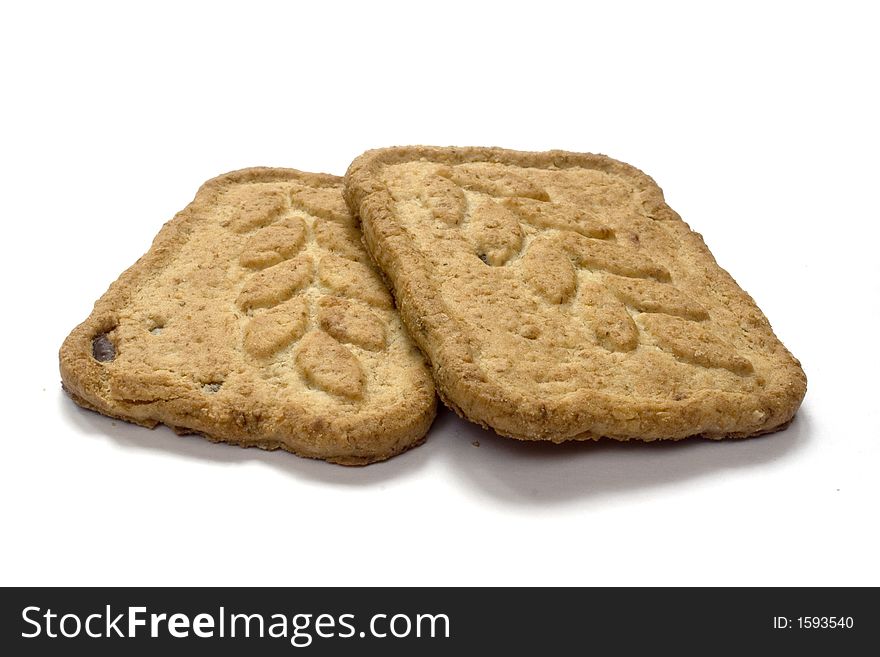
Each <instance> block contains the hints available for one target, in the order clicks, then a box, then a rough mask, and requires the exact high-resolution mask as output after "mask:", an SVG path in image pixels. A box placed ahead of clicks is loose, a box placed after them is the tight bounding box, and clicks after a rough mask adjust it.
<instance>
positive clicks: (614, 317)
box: [345, 147, 806, 442]
mask: <svg viewBox="0 0 880 657" xmlns="http://www.w3.org/2000/svg"><path fill="white" fill-rule="evenodd" d="M345 193H346V199H347V201H348V203H349V206H350V207H351V208H352V210H353V211H354V212H355V213H357V214H358V215H359V216H360V219H361V221H362V226H363V231H364V235H365V241H366V243H367V246H368V248H369V250H370V251H371V253H372V255H373V256H374V258H375V259H376V261H377V262H378V264H379V265H380V267H381V268H382V269H383V271H384V272H385V275H386V277H387V279H388V280H389V281H390V283H391V284H392V286H393V288H394V291H395V296H396V298H397V301H398V305H399V307H400V309H401V314H402V316H403V319H404V322H405V323H406V325H407V328H408V329H409V331H410V333H411V335H412V337H413V339H414V340H415V341H416V342H417V344H418V345H419V346H420V347H421V349H422V350H423V351H424V352H425V354H426V355H427V357H428V360H429V361H430V362H431V364H432V367H433V373H434V378H435V381H436V383H437V387H438V391H439V392H440V394H441V397H443V399H444V400H445V401H446V402H447V403H448V404H449V405H450V406H452V407H453V408H454V409H455V410H456V411H458V412H459V413H460V414H461V415H463V416H464V417H467V418H469V419H471V420H473V421H475V422H478V423H480V424H483V425H486V426H490V427H492V428H494V429H495V430H497V431H498V432H499V433H502V434H505V435H508V436H512V437H515V438H520V439H528V440H552V441H557V442H559V441H564V440H570V439H590V438H598V437H601V436H608V437H613V438H618V439H629V438H639V439H645V440H654V439H679V438H684V437H687V436H692V435H703V436H706V437H711V438H720V437H725V436H731V437H733V436H749V435H757V434H760V433H766V432H768V431H772V430H774V429H777V428H780V427H782V426H784V425H785V424H786V423H787V422H788V421H790V420H791V418H792V417H793V415H794V413H795V411H796V410H797V408H798V406H799V405H800V402H801V399H802V398H803V395H804V392H805V389H806V379H805V377H804V374H803V371H802V370H801V368H800V365H799V363H798V362H797V361H796V360H795V359H794V358H793V357H792V356H791V354H790V353H789V352H788V351H787V350H786V349H785V347H784V346H783V345H782V344H781V343H780V342H779V340H778V339H777V338H776V336H775V335H774V334H773V331H772V330H771V328H770V325H769V323H768V322H767V319H766V318H765V317H764V315H763V314H762V313H761V311H760V310H759V309H758V308H757V307H756V306H755V304H754V302H753V301H752V299H751V298H750V297H749V296H748V295H747V294H746V293H745V292H743V291H742V290H741V289H740V288H739V287H738V286H737V284H736V283H735V281H734V280H733V279H732V278H731V277H730V276H729V275H728V274H727V273H726V272H725V271H724V270H722V269H721V268H720V267H719V266H718V265H717V264H716V262H715V260H714V258H713V257H712V255H711V253H710V252H709V251H708V249H707V248H706V246H705V244H704V243H703V241H702V239H701V238H700V236H699V235H697V234H696V233H694V232H692V231H691V230H690V228H689V227H688V226H687V224H685V223H684V222H683V221H682V220H681V218H680V217H679V216H678V215H677V214H676V213H675V212H674V211H673V210H672V209H671V208H669V206H668V205H666V203H665V202H664V200H663V194H662V192H661V190H660V189H659V187H657V185H656V184H655V183H654V181H653V180H651V179H650V178H649V177H648V176H646V175H645V174H643V173H642V172H641V171H638V170H637V169H635V168H633V167H631V166H629V165H626V164H623V163H621V162H617V161H615V160H612V159H610V158H607V157H604V156H600V155H589V154H576V153H566V152H561V151H553V152H547V153H521V152H514V151H505V150H501V149H485V148H427V147H411V148H392V149H384V150H378V151H370V152H368V153H365V154H364V155H362V156H361V157H359V158H358V159H357V160H355V161H354V163H353V164H352V165H351V167H350V168H349V171H348V173H347V174H346V190H345ZM744 257H748V254H744Z"/></svg>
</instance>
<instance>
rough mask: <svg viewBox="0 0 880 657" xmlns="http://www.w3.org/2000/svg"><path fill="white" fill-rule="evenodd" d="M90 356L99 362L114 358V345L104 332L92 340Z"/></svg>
mask: <svg viewBox="0 0 880 657" xmlns="http://www.w3.org/2000/svg"><path fill="white" fill-rule="evenodd" d="M92 358H94V359H95V360H96V361H98V362H99V363H106V362H107V361H110V360H113V359H114V358H116V347H114V346H113V343H112V342H110V338H108V337H107V334H106V333H102V334H101V335H99V336H97V337H95V338H94V339H93V340H92Z"/></svg>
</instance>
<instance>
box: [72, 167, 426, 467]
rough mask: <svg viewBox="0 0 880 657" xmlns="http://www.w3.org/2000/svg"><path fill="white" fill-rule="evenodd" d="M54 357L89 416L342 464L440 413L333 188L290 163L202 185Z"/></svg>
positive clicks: (328, 179) (338, 189)
mask: <svg viewBox="0 0 880 657" xmlns="http://www.w3.org/2000/svg"><path fill="white" fill-rule="evenodd" d="M60 362H61V377H62V381H63V386H64V389H65V390H66V391H67V392H68V393H69V394H70V396H71V397H72V398H73V399H74V401H76V402H77V403H78V404H80V405H81V406H85V407H86V408H90V409H92V410H96V411H98V412H99V413H103V414H105V415H109V416H111V417H116V418H120V419H123V420H128V421H131V422H135V423H137V424H141V425H144V426H148V427H155V426H156V425H157V424H159V423H162V424H166V425H168V426H170V427H172V428H174V429H175V430H177V431H179V432H181V433H199V434H202V435H204V436H205V437H206V438H208V439H210V440H214V441H224V442H229V443H235V444H238V445H242V446H251V445H253V446H257V447H262V448H265V449H276V448H282V449H286V450H288V451H291V452H294V453H296V454H299V455H300V456H306V457H312V458H320V459H325V460H327V461H332V462H334V463H341V464H345V465H357V464H366V463H371V462H373V461H379V460H382V459H386V458H388V457H390V456H393V455H395V454H398V453H399V452H401V451H403V450H405V449H407V448H409V447H412V446H413V445H415V444H417V443H419V442H420V441H421V440H422V439H423V438H424V436H425V433H426V432H427V430H428V427H429V426H430V424H431V421H432V420H433V418H434V413H435V395H434V389H433V385H432V382H431V377H430V375H429V373H428V371H427V369H426V368H425V365H424V361H423V359H422V356H421V354H420V353H419V352H418V350H417V349H416V348H415V347H414V345H413V344H412V342H411V341H410V340H409V338H408V337H407V335H406V333H405V332H404V329H403V326H402V324H401V322H400V318H399V316H398V315H397V313H396V311H395V309H394V305H393V302H392V299H391V296H390V295H389V294H388V291H387V290H386V288H385V287H384V285H383V283H382V280H381V278H380V276H379V274H378V273H377V271H376V270H375V269H374V267H373V265H372V264H371V262H370V260H369V257H368V255H367V253H366V251H365V250H364V248H363V245H362V243H361V239H360V233H359V232H358V230H357V228H356V226H355V224H354V220H353V218H352V217H351V215H350V214H349V212H348V209H347V207H346V205H345V202H344V200H343V197H342V179H341V178H337V177H335V176H329V175H323V174H310V173H302V172H299V171H295V170H293V169H268V168H254V169H245V170H242V171H236V172H233V173H228V174H226V175H223V176H220V177H218V178H214V179H213V180H210V181H208V182H207V183H205V184H204V185H203V186H202V187H201V189H200V190H199V192H198V194H197V195H196V197H195V199H194V200H193V201H192V203H190V204H189V206H187V207H186V209H184V210H183V211H182V212H180V213H178V214H177V216H175V218H174V219H173V220H172V221H170V222H168V223H167V224H166V225H165V226H164V227H163V228H162V230H161V232H160V233H159V234H158V236H157V237H156V239H155V241H154V242H153V245H152V248H150V250H149V252H147V254H146V255H144V256H143V257H142V258H140V259H139V260H138V261H137V263H135V265H134V266H132V267H131V268H130V269H128V270H127V271H126V272H125V273H123V274H122V276H120V277H119V279H118V280H117V281H116V282H115V283H113V284H112V285H111V286H110V289H109V290H107V292H106V293H105V294H104V296H102V297H101V298H100V299H99V300H98V301H97V303H96V304H95V308H94V310H93V311H92V314H91V315H90V316H89V317H88V319H86V321H85V322H83V323H82V324H80V325H79V326H78V327H76V328H75V329H74V330H73V332H72V333H71V334H70V335H69V336H68V338H67V339H66V340H65V341H64V344H63V346H62V347H61V352H60Z"/></svg>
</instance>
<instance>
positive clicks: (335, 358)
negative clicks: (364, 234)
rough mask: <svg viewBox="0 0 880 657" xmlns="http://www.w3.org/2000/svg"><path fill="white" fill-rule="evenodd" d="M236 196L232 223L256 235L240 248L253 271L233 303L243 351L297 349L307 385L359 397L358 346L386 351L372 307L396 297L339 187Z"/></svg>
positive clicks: (243, 191)
mask: <svg viewBox="0 0 880 657" xmlns="http://www.w3.org/2000/svg"><path fill="white" fill-rule="evenodd" d="M229 194H231V195H232V196H233V197H234V200H233V201H231V202H233V203H234V204H235V205H236V206H237V207H239V208H240V210H239V211H238V212H236V213H234V215H233V217H232V218H231V219H230V220H229V221H227V222H226V227H227V228H228V229H229V230H232V231H234V232H236V233H239V234H250V235H249V238H248V240H247V241H246V243H245V244H244V247H243V248H242V250H241V253H240V256H239V265H240V266H241V267H243V268H245V269H246V270H248V271H249V272H250V273H249V274H248V275H247V277H246V278H245V281H244V283H243V285H242V287H241V289H240V292H239V294H238V297H237V299H236V301H235V304H236V306H237V308H238V310H239V311H240V312H241V313H242V314H243V315H242V337H241V340H242V346H243V348H244V350H245V351H246V352H247V353H248V354H249V355H250V356H252V357H254V358H258V359H263V360H266V359H272V358H276V357H278V356H279V355H280V354H281V353H282V352H284V351H285V350H287V349H294V350H295V356H294V359H293V362H294V366H295V367H296V368H297V369H298V371H299V373H300V375H301V376H302V378H303V379H304V380H305V381H306V383H307V384H308V385H309V386H311V387H313V388H317V389H319V390H322V391H324V392H326V393H328V394H331V395H335V396H337V397H340V398H342V399H348V400H350V401H357V400H360V399H361V398H362V397H363V395H364V392H365V385H366V383H365V382H366V377H365V375H364V371H363V366H362V364H361V362H360V361H359V359H358V357H357V355H356V354H355V353H354V352H353V351H352V349H351V348H350V347H351V346H356V347H359V348H361V349H365V350H368V351H382V350H384V349H385V348H386V346H387V339H386V334H385V327H384V323H383V321H382V319H380V318H379V317H378V316H377V315H376V314H374V312H373V310H380V311H381V310H388V309H390V308H392V305H393V304H392V301H391V296H390V295H389V293H388V291H387V290H386V289H385V287H384V285H383V284H382V282H381V280H380V279H379V276H378V275H377V274H376V272H375V271H374V270H373V269H372V268H371V267H370V266H368V264H367V263H368V259H367V255H366V252H365V251H364V250H363V247H362V246H361V245H360V240H359V234H358V232H357V229H356V228H355V226H354V222H353V220H352V219H351V217H350V215H349V214H348V212H347V210H346V209H345V206H344V204H343V203H342V202H341V199H340V198H339V193H338V190H336V189H329V190H323V189H320V188H317V189H316V188H311V187H305V186H299V185H295V184H290V185H277V186H274V187H270V188H268V189H267V188H266V186H265V185H262V186H247V185H245V186H241V187H239V188H236V189H234V190H231V191H230V192H229ZM303 214H304V215H305V217H303V216H302V215H303Z"/></svg>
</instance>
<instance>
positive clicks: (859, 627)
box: [0, 588, 880, 655]
mask: <svg viewBox="0 0 880 657" xmlns="http://www.w3.org/2000/svg"><path fill="white" fill-rule="evenodd" d="M878 612H880V604H878V602H877V596H876V589H841V588H825V589H817V588H804V589H745V588H743V589H657V588H652V589H638V588H630V589H625V588H624V589H584V588H572V589H548V588H534V589H525V588H509V589H458V588H439V589H426V588H411V589H400V588H394V589H384V588H322V589H312V588H302V589H299V588H274V589H257V588H215V589H213V588H202V589H173V588H46V589H39V588H30V589H28V588H24V589H3V590H2V607H0V614H2V616H0V623H2V637H0V641H2V645H0V647H2V648H3V654H6V655H19V654H27V653H33V654H41V655H42V654H63V653H66V652H68V651H70V650H74V649H83V650H85V651H87V653H86V654H90V655H105V654H106V655H119V654H139V653H140V652H143V653H144V654H153V653H156V652H157V651H161V654H163V655H175V654H187V655H191V654H193V650H197V651H208V650H209V651H211V653H212V654H221V655H222V654H261V655H262V654H270V655H283V654H296V653H302V652H305V653H308V654H316V655H324V654H327V655H330V654H334V655H337V654H345V653H354V652H363V651H364V650H367V651H368V652H373V651H376V650H381V651H382V652H383V654H389V655H396V654H400V655H403V654H407V655H411V654H419V655H443V654H450V653H451V652H452V651H454V650H459V649H462V648H465V649H467V648H482V647H485V648H489V649H491V650H492V651H493V653H496V652H497V651H510V652H513V653H515V654H523V653H528V652H532V651H534V652H535V653H536V654H558V653H570V652H572V651H573V650H583V651H594V650H600V649H604V648H612V649H613V650H612V651H613V652H614V653H615V654H619V653H623V654H627V653H630V652H634V651H636V650H646V649H652V650H656V649H658V648H663V649H671V650H675V651H676V652H677V653H679V654H680V653H683V652H684V653H696V652H700V653H706V652H713V651H718V650H720V651H722V652H728V651H730V650H738V649H742V650H750V651H754V650H755V649H760V650H761V652H762V654H763V652H764V651H775V650H784V651H789V650H795V649H810V650H819V651H828V653H829V654H835V655H840V654H856V652H857V651H859V652H861V651H863V650H864V649H865V648H867V647H869V646H872V645H873V646H876V645H877V640H878V638H880V632H878V620H880V619H878ZM10 649H11V651H10ZM871 649H872V650H873V649H874V648H871ZM603 651H604V650H603ZM784 654H788V653H787V652H786V653H784Z"/></svg>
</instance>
